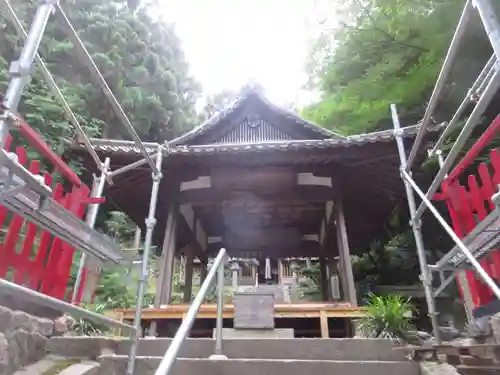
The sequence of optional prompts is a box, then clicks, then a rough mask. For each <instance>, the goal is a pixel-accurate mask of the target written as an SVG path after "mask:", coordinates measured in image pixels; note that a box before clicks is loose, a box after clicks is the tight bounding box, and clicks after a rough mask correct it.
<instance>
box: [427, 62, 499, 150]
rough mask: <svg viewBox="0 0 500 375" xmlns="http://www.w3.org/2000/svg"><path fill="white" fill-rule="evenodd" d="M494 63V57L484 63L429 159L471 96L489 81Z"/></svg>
mask: <svg viewBox="0 0 500 375" xmlns="http://www.w3.org/2000/svg"><path fill="white" fill-rule="evenodd" d="M495 62H496V58H495V55H492V56H491V57H490V59H489V60H488V62H487V63H486V65H485V66H484V68H483V70H482V71H481V73H480V74H479V76H478V77H477V79H476V81H475V82H474V83H473V85H472V87H471V88H470V89H469V91H468V92H467V95H466V96H465V98H464V100H463V101H462V103H460V106H459V107H458V109H457V111H456V112H455V114H454V115H453V117H452V119H451V120H450V122H449V123H448V125H447V126H446V128H445V129H444V130H443V132H442V133H441V136H440V137H439V139H438V141H437V142H436V144H435V145H434V147H433V148H432V150H431V151H430V152H429V157H432V156H434V155H436V153H437V152H438V150H439V149H440V148H441V146H442V145H443V144H444V142H445V141H446V138H448V136H449V135H450V133H451V132H452V131H453V129H454V128H455V125H456V124H457V123H458V121H459V120H460V118H461V116H462V114H463V112H464V111H465V109H466V108H467V106H468V105H469V103H470V102H471V100H472V96H473V95H474V94H476V92H481V91H482V90H483V89H484V87H483V85H484V84H487V83H488V82H489V81H490V80H491V77H492V76H491V75H492V74H493V73H494V69H495V68H494V64H495Z"/></svg>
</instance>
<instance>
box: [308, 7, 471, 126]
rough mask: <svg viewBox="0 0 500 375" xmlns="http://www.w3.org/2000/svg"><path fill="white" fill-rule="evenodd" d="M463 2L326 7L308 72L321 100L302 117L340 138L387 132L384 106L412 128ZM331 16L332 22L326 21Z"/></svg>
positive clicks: (419, 114) (422, 109)
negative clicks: (397, 108)
mask: <svg viewBox="0 0 500 375" xmlns="http://www.w3.org/2000/svg"><path fill="white" fill-rule="evenodd" d="M463 4H464V1H463V0H440V1H437V0H434V1H433V0H414V1H405V0H348V1H343V2H340V1H336V0H330V1H329V2H328V3H327V9H329V12H328V14H329V17H327V18H326V19H325V20H323V21H324V23H325V25H327V26H328V27H327V28H326V30H325V31H324V32H322V33H321V35H320V36H319V37H317V38H316V39H315V40H314V43H313V45H312V48H311V54H310V61H309V64H308V71H309V75H310V87H311V88H314V89H316V90H319V91H320V92H321V100H320V101H319V102H318V103H315V104H314V105H311V106H310V107H308V108H306V109H305V110H304V111H303V115H304V116H306V117H308V118H310V119H311V120H313V121H315V122H317V123H319V124H322V125H324V126H325V127H327V128H330V129H334V130H336V131H339V132H342V133H344V134H355V133H360V132H368V131H374V130H377V129H378V128H380V127H384V125H385V126H387V120H388V119H390V113H389V109H388V108H389V104H391V103H398V104H399V106H400V112H401V114H402V115H403V116H404V117H406V118H410V119H412V120H413V121H415V122H416V121H417V120H418V119H420V117H421V116H422V114H423V111H424V109H425V103H426V101H427V100H428V97H429V94H430V90H431V89H432V87H433V86H434V82H435V79H436V77H437V74H438V72H439V69H440V67H441V64H442V61H443V58H444V55H445V51H446V49H447V47H448V45H449V42H450V39H451V35H452V33H453V31H454V29H455V26H456V23H457V20H458V18H459V15H460V12H461V10H462V6H463ZM330 17H331V18H330Z"/></svg>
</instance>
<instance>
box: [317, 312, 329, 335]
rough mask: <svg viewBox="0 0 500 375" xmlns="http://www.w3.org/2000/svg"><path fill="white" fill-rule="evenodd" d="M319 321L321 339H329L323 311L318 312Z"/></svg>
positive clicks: (326, 318) (325, 315)
mask: <svg viewBox="0 0 500 375" xmlns="http://www.w3.org/2000/svg"><path fill="white" fill-rule="evenodd" d="M319 321H320V326H321V338H322V339H328V338H330V330H329V329H328V315H327V314H326V311H325V310H322V311H320V313H319Z"/></svg>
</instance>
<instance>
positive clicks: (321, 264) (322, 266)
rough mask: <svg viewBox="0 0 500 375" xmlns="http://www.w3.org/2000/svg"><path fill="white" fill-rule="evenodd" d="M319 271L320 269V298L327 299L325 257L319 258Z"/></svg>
mask: <svg viewBox="0 0 500 375" xmlns="http://www.w3.org/2000/svg"><path fill="white" fill-rule="evenodd" d="M319 271H320V281H321V285H320V288H321V300H322V301H327V300H328V287H327V285H328V284H327V271H326V259H325V257H320V258H319Z"/></svg>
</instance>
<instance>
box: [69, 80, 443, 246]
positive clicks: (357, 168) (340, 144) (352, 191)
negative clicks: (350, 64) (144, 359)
mask: <svg viewBox="0 0 500 375" xmlns="http://www.w3.org/2000/svg"><path fill="white" fill-rule="evenodd" d="M417 131H418V126H409V127H406V128H404V129H403V136H404V139H405V143H406V144H407V147H410V146H411V143H412V142H413V139H414V136H415V134H416V132H417ZM434 133H435V132H432V131H430V132H428V133H427V134H426V142H427V143H428V142H429V141H431V140H432V139H433V138H434V136H435V134H434ZM92 143H93V144H94V147H95V149H96V151H97V153H98V154H99V155H100V157H101V158H102V159H103V158H104V157H110V160H111V170H116V169H118V168H120V167H123V166H125V165H127V164H130V163H132V162H134V161H137V160H140V159H142V156H141V154H140V152H139V149H137V147H135V145H134V143H133V142H129V141H121V140H93V141H92ZM145 146H146V149H147V152H148V153H151V154H153V153H156V152H157V151H158V147H159V145H158V144H156V143H146V144H145ZM163 147H164V150H165V151H164V159H163V165H162V171H163V174H164V178H163V179H162V182H161V186H160V194H159V198H158V209H157V214H156V216H157V226H156V228H155V232H154V235H153V243H154V244H156V245H157V246H158V247H161V244H162V240H163V236H164V231H165V226H166V219H167V217H166V216H167V212H166V209H164V207H166V206H167V205H168V201H169V199H170V195H171V193H172V191H171V190H170V189H171V187H172V186H173V185H174V184H175V183H174V184H173V183H172V182H175V180H177V181H179V180H180V181H192V180H195V179H196V178H197V177H198V176H207V175H212V172H214V171H221V170H222V171H224V172H225V171H231V170H233V171H236V172H232V173H233V176H234V177H233V179H234V178H235V179H239V177H238V176H239V175H238V171H240V173H246V172H247V171H252V173H257V174H259V173H260V172H258V171H263V170H264V169H269V168H271V169H272V168H277V169H279V168H285V169H289V170H292V171H294V172H295V173H304V172H307V173H313V174H314V175H315V176H319V177H332V181H333V180H335V184H336V185H337V187H340V190H341V192H342V200H343V204H344V211H345V217H346V222H347V228H348V234H349V237H350V238H349V241H350V245H351V250H352V252H356V251H362V250H363V249H366V248H367V246H369V245H370V244H371V243H372V241H373V240H375V239H376V238H377V236H379V235H380V233H381V232H382V231H383V228H384V225H385V224H386V223H387V220H388V219H389V217H390V215H391V212H392V210H393V209H394V207H395V206H396V205H397V203H398V202H399V201H400V200H401V199H402V198H404V194H405V193H404V187H403V183H402V181H401V178H400V176H399V156H398V152H397V147H396V142H395V140H394V132H393V131H392V130H387V131H380V132H375V133H370V134H360V135H355V136H349V137H342V136H339V135H337V134H335V133H331V132H329V131H327V130H324V129H321V128H319V127H317V126H316V125H314V124H311V123H309V122H307V121H305V120H302V119H300V118H299V117H298V116H296V115H293V114H290V113H289V112H287V111H284V110H282V109H279V108H277V107H275V106H274V105H272V104H270V103H269V102H267V101H266V100H265V98H263V97H262V96H261V95H260V94H259V93H258V92H255V91H253V90H250V91H248V90H247V91H244V92H243V95H242V96H241V97H240V99H238V100H237V101H236V103H235V104H234V105H233V106H231V107H230V109H227V110H225V111H223V112H222V113H220V114H219V115H217V116H215V119H211V120H209V121H208V122H207V123H205V124H203V125H201V126H200V127H198V128H196V129H195V130H193V131H191V132H189V133H187V134H186V135H184V136H182V137H179V138H177V139H175V140H173V141H171V142H169V143H165V144H164V145H163ZM423 152H425V145H424V146H423V147H422V154H421V155H423ZM67 156H68V157H70V158H75V157H78V158H79V159H80V161H81V162H82V164H83V166H84V168H85V169H86V170H87V171H88V172H90V173H96V172H98V171H97V169H96V166H95V164H94V162H93V160H92V158H91V157H90V155H89V154H88V152H87V151H86V150H85V149H84V148H83V146H81V145H79V144H75V145H73V146H72V148H71V150H70V151H69V153H68V154H67ZM256 171H257V172H256ZM90 173H88V174H87V175H86V177H85V176H84V178H86V180H87V181H88V182H90V176H91V175H90ZM228 173H229V172H228ZM271 175H272V174H271ZM264 180H266V177H264ZM228 181H229V183H226V184H225V185H224V186H226V185H227V186H228V188H231V185H232V184H231V182H230V181H231V180H228ZM113 182H114V184H113V185H112V186H109V187H108V188H107V191H106V193H105V194H106V197H107V199H108V203H112V204H113V205H114V206H115V209H116V208H118V209H120V210H122V211H123V212H125V213H127V214H128V215H129V216H130V217H131V218H132V219H133V220H134V221H135V222H136V223H137V224H138V225H139V226H141V227H144V220H145V218H146V216H147V213H148V207H149V199H150V195H151V186H152V181H151V170H150V169H149V166H148V165H147V164H143V165H142V166H140V167H138V168H136V169H133V170H130V171H127V172H125V173H123V174H120V175H118V176H116V177H114V178H113ZM278 185H279V184H278V182H277V185H276V186H278ZM279 186H281V185H279ZM321 188H322V187H318V188H316V187H314V186H313V187H307V189H306V187H300V189H301V190H300V191H299V190H297V191H295V192H290V193H295V196H293V197H290V196H289V194H288V193H287V192H285V191H283V192H281V191H280V190H278V191H277V192H275V193H274V195H267V196H259V197H257V199H256V200H255V201H256V202H257V203H255V202H254V201H253V198H251V199H250V201H248V199H246V198H244V199H243V203H241V202H239V201H238V202H236V204H234V203H235V202H232V200H231V199H232V197H231V196H226V195H224V194H226V192H222V194H220V193H221V192H220V191H209V190H213V189H198V190H207V192H204V191H194V192H193V191H188V192H182V193H181V196H180V199H181V202H184V203H191V204H193V207H194V206H195V205H196V216H197V217H199V218H200V220H201V221H202V224H203V225H204V227H205V229H206V231H207V235H208V236H220V235H221V233H220V232H221V228H224V226H226V228H227V225H228V222H229V223H230V222H231V220H232V218H233V217H236V218H242V220H249V222H252V223H254V224H255V226H256V227H259V226H260V227H261V229H262V228H268V226H272V225H275V226H276V228H274V229H275V230H276V233H282V232H280V231H282V230H284V229H286V228H290V227H296V228H299V229H300V230H301V231H302V234H311V233H312V231H313V230H314V228H316V233H317V231H318V230H319V227H320V226H321V220H322V218H323V217H324V215H325V214H324V207H325V204H324V203H325V201H327V200H333V197H329V196H328V194H329V192H328V191H325V189H321ZM207 194H211V196H210V195H207ZM292 195H293V194H292ZM290 198H292V199H291V200H290ZM228 202H229V203H230V204H231V205H232V206H227V203H228ZM257 206H258V210H256V208H255V207H257ZM228 207H229V208H230V209H229V211H228ZM243 213H246V214H247V215H246V216H245V217H243V216H242V215H243ZM228 215H229V216H228ZM259 217H262V218H263V219H262V221H261V222H260V223H256V221H257V219H258V218H259ZM179 225H180V228H179V230H180V232H181V235H180V239H179V241H180V243H179V246H183V245H186V244H187V243H186V242H188V241H189V240H188V239H187V238H185V237H183V236H182V233H184V232H185V229H186V226H187V224H186V223H185V222H181V223H180V224H179ZM254 229H255V228H254ZM283 233H284V232H283ZM292 235H293V234H291V235H290V237H293V236H292ZM274 237H277V236H274ZM251 238H253V237H252V236H250V237H249V239H251ZM259 240H264V239H262V238H260V239H259ZM265 240H269V239H265ZM255 241H257V238H255ZM271 243H272V242H271ZM333 243H334V241H333ZM273 246H274V245H273ZM333 246H335V245H333ZM214 250H215V249H214ZM290 251H291V253H290V254H289V255H288V256H307V255H309V256H318V255H320V252H321V249H318V245H317V243H316V244H315V243H314V242H313V241H304V242H303V244H302V245H301V247H300V248H296V249H295V250H293V251H292V250H290ZM303 252H305V253H307V254H304V253H303ZM280 255H282V254H280Z"/></svg>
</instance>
